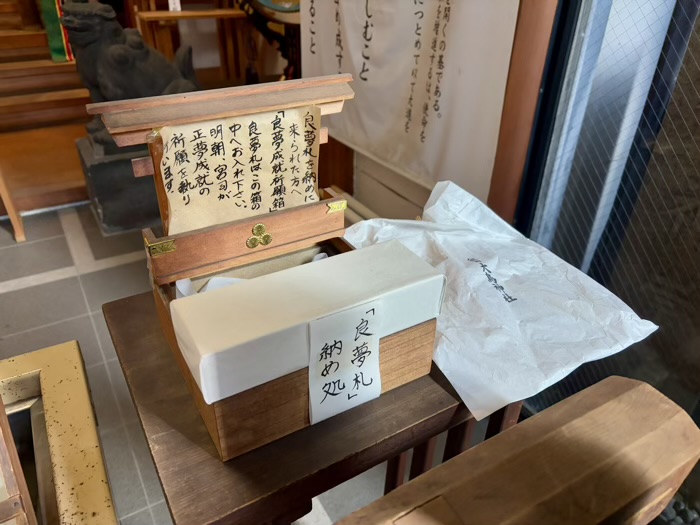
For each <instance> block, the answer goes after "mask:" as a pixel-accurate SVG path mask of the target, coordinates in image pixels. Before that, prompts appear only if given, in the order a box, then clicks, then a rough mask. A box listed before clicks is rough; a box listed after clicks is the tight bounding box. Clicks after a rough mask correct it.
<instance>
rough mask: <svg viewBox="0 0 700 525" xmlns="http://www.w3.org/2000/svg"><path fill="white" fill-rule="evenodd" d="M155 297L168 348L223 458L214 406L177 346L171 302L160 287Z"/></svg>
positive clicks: (154, 292) (157, 288) (156, 289)
mask: <svg viewBox="0 0 700 525" xmlns="http://www.w3.org/2000/svg"><path fill="white" fill-rule="evenodd" d="M153 295H154V297H155V302H156V312H157V314H158V319H159V320H160V324H161V326H162V328H163V334H164V335H165V340H166V341H167V342H168V346H169V347H170V350H171V351H172V353H173V355H174V356H175V361H177V364H178V366H179V367H180V370H181V371H182V375H183V376H184V377H185V382H186V383H187V386H188V388H189V389H190V392H192V396H193V397H194V400H195V403H196V404H197V409H198V410H199V413H200V415H201V416H202V419H203V420H204V425H205V426H206V427H207V430H208V431H209V435H210V436H211V437H212V441H214V445H216V450H217V451H218V452H219V456H221V457H223V454H222V450H221V444H220V440H219V429H218V427H217V423H216V415H215V409H214V405H207V404H206V403H205V401H204V398H203V397H202V392H201V391H200V390H199V386H197V383H196V381H195V380H194V378H193V377H192V373H191V372H190V369H189V367H188V366H187V363H186V362H185V358H184V357H182V352H180V348H179V346H178V344H177V338H176V337H175V329H174V328H173V322H172V318H171V317H170V302H169V300H168V299H167V297H166V296H165V293H164V292H163V290H162V289H161V288H160V287H159V286H154V287H153Z"/></svg>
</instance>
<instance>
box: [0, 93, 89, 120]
mask: <svg viewBox="0 0 700 525" xmlns="http://www.w3.org/2000/svg"><path fill="white" fill-rule="evenodd" d="M89 100H90V94H89V93H88V90H87V89H83V88H80V89H67V90H63V91H51V92H49V93H30V94H27V95H13V96H10V97H0V114H8V113H23V112H25V111H35V110H40V109H52V108H64V107H66V106H83V105H85V103H86V102H87V101H89Z"/></svg>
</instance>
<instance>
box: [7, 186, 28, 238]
mask: <svg viewBox="0 0 700 525" xmlns="http://www.w3.org/2000/svg"><path fill="white" fill-rule="evenodd" d="M0 202H2V203H3V204H4V205H5V210H7V216H8V217H9V218H10V224H12V229H13V230H14V232H15V241H17V242H23V241H25V240H27V238H26V236H25V235H24V223H22V217H21V215H20V214H19V211H18V210H17V208H16V206H15V201H14V199H13V198H12V195H11V194H10V188H9V187H8V185H7V183H6V182H5V179H4V178H3V176H2V173H0Z"/></svg>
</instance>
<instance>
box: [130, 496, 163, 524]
mask: <svg viewBox="0 0 700 525" xmlns="http://www.w3.org/2000/svg"><path fill="white" fill-rule="evenodd" d="M163 502H165V498H161V499H159V500H158V501H156V502H155V503H151V504H150V505H146V506H145V507H142V508H140V509H138V510H135V511H133V512H129V514H124V515H123V516H120V517H119V519H120V520H123V519H126V518H130V517H131V516H136V515H137V514H138V513H139V512H143V511H144V510H150V509H152V508H153V507H155V506H156V505H159V504H161V503H163ZM151 517H153V514H151ZM154 522H155V519H154Z"/></svg>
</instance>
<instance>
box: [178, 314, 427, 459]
mask: <svg viewBox="0 0 700 525" xmlns="http://www.w3.org/2000/svg"><path fill="white" fill-rule="evenodd" d="M435 326H436V321H435V319H432V320H430V321H426V322H425V323H422V324H420V325H417V326H414V327H411V328H408V329H407V330H403V331H401V332H398V333H396V334H393V335H390V336H388V337H385V338H383V339H381V341H380V345H379V349H380V353H379V367H380V371H381V375H382V393H384V392H387V391H389V390H392V389H394V388H397V387H399V386H401V385H403V384H406V383H409V382H410V381H413V380H415V379H418V378H419V377H422V376H424V375H427V374H428V373H430V366H431V362H432V358H433V350H434V345H435ZM188 372H189V370H188ZM308 384H309V383H308V368H305V369H303V370H298V371H297V372H293V373H291V374H287V375H286V376H283V377H281V378H279V379H275V380H274V381H270V382H268V383H265V384H263V385H260V386H257V387H255V388H251V389H250V390H246V391H245V392H241V393H240V394H237V395H235V396H231V397H229V398H226V399H223V400H221V401H218V402H216V403H214V407H215V411H216V421H217V425H218V435H219V438H220V440H221V451H222V458H223V459H224V460H228V459H232V458H234V457H236V456H240V455H241V454H243V453H245V452H248V451H250V450H253V449H256V448H258V447H260V446H262V445H265V444H267V443H270V442H272V441H275V440H276V439H279V438H281V437H283V436H286V435H288V434H291V433H292V432H296V431H297V430H300V429H302V428H304V427H306V426H308V425H309V424H310V421H309V387H308Z"/></svg>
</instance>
